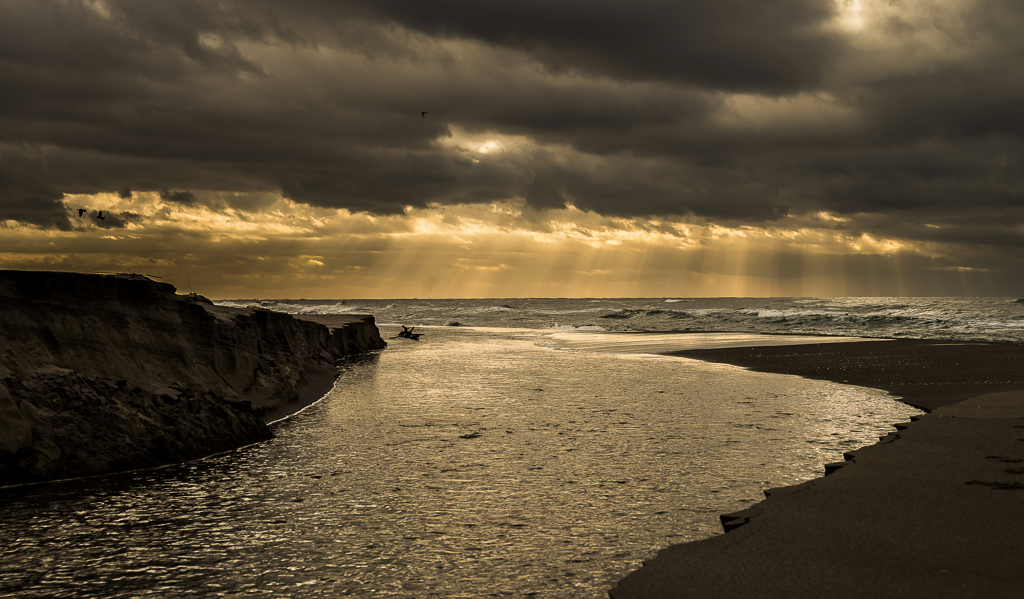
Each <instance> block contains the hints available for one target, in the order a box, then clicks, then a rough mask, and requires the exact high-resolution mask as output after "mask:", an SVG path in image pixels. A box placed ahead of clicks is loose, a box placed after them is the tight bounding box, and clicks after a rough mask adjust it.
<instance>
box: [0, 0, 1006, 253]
mask: <svg viewBox="0 0 1024 599" xmlns="http://www.w3.org/2000/svg"><path fill="white" fill-rule="evenodd" d="M839 4H842V3H839ZM863 4H864V5H865V6H866V7H868V8H870V9H872V10H874V9H878V10H879V11H883V12H882V13H879V15H880V16H877V17H872V16H871V15H870V14H868V15H867V16H866V17H864V18H865V19H867V21H866V24H865V25H864V27H863V32H861V33H857V32H853V33H850V32H846V33H844V32H843V31H842V30H841V29H840V28H838V27H837V26H836V25H835V24H834V23H832V24H830V23H829V20H830V19H832V18H833V17H834V16H836V14H837V13H836V10H837V9H836V8H835V7H836V6H837V4H836V3H833V2H828V1H824V0H821V1H819V0H813V1H812V0H778V1H775V2H763V1H754V0H728V1H723V2H705V1H703V0H702V1H696V0H694V1H687V2H680V1H676V2H652V1H645V2H629V3H626V2H611V1H607V0H600V1H595V2H588V3H579V2H551V1H547V2H540V1H539V0H521V1H517V2H504V3H492V2H470V1H468V0H446V1H442V2H433V3H419V2H409V1H401V0H377V1H373V2H370V1H366V2H364V1H360V0H348V1H332V2H327V1H324V0H294V1H289V2H284V1H275V0H253V1H248V2H242V1H241V0H219V1H212V0H168V1H164V2H152V1H151V0H106V1H103V2H100V1H95V2H94V1H88V2H87V1H84V0H82V1H78V0H0V81H2V82H3V90H2V93H0V209H2V210H3V211H4V218H5V219H6V220H15V221H20V222H25V223H31V224H33V225H36V226H41V227H48V228H59V229H67V228H69V227H70V226H71V224H70V223H69V222H68V221H67V217H66V211H64V210H63V208H62V205H61V202H60V200H61V198H62V197H63V194H73V193H97V192H109V193H117V194H118V195H119V196H120V197H121V198H123V199H128V198H130V197H132V193H133V191H134V192H147V191H148V192H158V193H159V192H161V191H162V192H164V193H163V195H162V197H163V201H165V202H167V203H169V204H174V205H186V206H197V205H204V206H207V207H211V208H215V209H216V208H220V207H223V205H224V204H223V202H229V203H230V202H231V201H234V200H231V199H230V198H229V199H224V197H228V196H220V195H216V194H214V193H213V192H232V193H237V194H239V195H237V198H238V199H237V202H238V205H239V206H241V207H242V208H243V209H248V208H245V207H246V206H248V207H250V208H252V207H259V206H263V205H266V200H265V199H258V200H254V199H253V198H262V197H263V196H262V195H260V194H267V193H271V194H272V193H274V192H281V193H283V194H284V195H286V196H287V197H289V198H290V199H293V200H296V201H299V202H305V203H309V204H312V205H316V206H321V207H329V208H348V209H351V210H365V211H370V212H374V213H383V214H393V213H398V212H401V211H402V210H403V209H404V208H405V207H406V206H414V207H422V206H426V205H428V204H430V203H433V202H437V203H441V204H445V203H467V202H480V201H491V200H504V199H510V198H524V199H525V200H526V201H527V202H529V203H531V204H533V205H535V206H539V207H552V206H554V207H557V206H561V205H564V204H565V203H571V204H573V205H574V206H576V207H578V208H580V209H583V210H592V211H595V212H599V213H601V214H607V215H617V216H626V217H628V216H645V215H693V216H695V217H703V218H710V219H714V220H716V221H723V222H726V223H732V224H742V223H745V222H751V223H755V222H765V221H771V220H772V219H778V218H780V217H781V216H784V215H786V214H804V213H811V212H813V211H819V210H823V211H829V212H833V213H836V214H839V215H843V216H845V217H847V220H846V221H841V223H845V224H836V225H835V226H837V227H844V228H848V229H849V230H850V231H851V232H861V231H864V232H869V231H882V230H885V231H887V232H888V233H891V234H893V235H896V236H905V237H907V238H909V239H920V240H922V241H929V240H938V239H940V238H941V239H943V240H944V241H947V242H948V241H957V240H959V241H964V242H970V243H976V240H977V239H979V236H978V235H976V234H974V233H973V232H974V231H978V230H982V229H984V230H986V231H989V232H991V231H1002V233H1003V234H1001V235H988V236H987V238H988V239H992V240H994V241H993V243H996V242H998V243H1001V244H1008V245H1012V240H1011V239H1010V238H1011V237H1013V233H1012V230H1011V229H1012V227H1014V226H1016V225H1018V224H1020V223H1021V222H1024V214H1022V210H1021V204H1022V202H1024V198H1022V196H1021V191H1020V190H1022V189H1024V143H1022V139H1024V117H1022V116H1021V111H1020V110H1019V106H1021V105H1022V102H1024V79H1022V78H1021V77H1019V76H1018V75H1017V74H1016V73H1017V72H1018V71H1019V66H1018V65H1019V64H1021V61H1022V60H1024V42H1022V41H1021V39H1022V38H1021V36H1020V35H1019V25H1020V23H1022V22H1024V5H1021V4H1020V3H1016V2H1009V1H1003V2H979V3H976V4H974V5H966V7H964V6H961V5H960V4H954V3H950V4H949V5H948V6H947V5H946V4H943V3H941V2H940V3H938V4H937V5H936V7H931V8H929V9H928V11H923V9H922V10H918V8H917V7H916V5H912V3H906V5H905V6H904V5H903V4H899V3H895V4H892V3H890V5H885V3H867V2H865V3H863ZM933 9H934V12H935V14H934V15H932V14H931V12H929V11H932V10H933ZM885 11H888V12H885ZM915 11H916V12H915ZM943 11H945V12H943ZM883 13H884V14H883ZM936 32H937V33H936ZM933 34H934V35H933ZM930 35H932V36H933V37H934V38H935V39H940V40H941V43H940V42H934V41H929V40H932V39H933V37H928V36H930ZM857 36H862V37H860V38H858V37H857ZM879 40H881V41H879ZM921 40H924V41H921ZM872 44H875V46H872ZM915 61H917V62H915ZM733 93H743V94H746V96H745V98H746V100H743V101H749V102H750V103H752V105H754V106H755V108H754V109H753V112H751V113H749V114H747V113H744V112H743V111H742V110H740V109H739V108H736V107H735V106H734V105H733V103H734V102H735V101H740V100H736V97H735V96H731V95H730V94H733ZM741 100H742V98H741ZM773 102H774V104H772V103H773ZM769 105H770V106H769ZM764 106H769V108H770V109H771V110H775V111H777V114H776V113H775V112H771V111H770V110H769V111H768V112H764V113H759V112H757V111H758V110H761V109H762V108H764ZM805 106H806V107H810V108H807V111H809V112H805V109H804V108H803V107H805ZM822 106H825V107H827V108H828V109H829V110H831V111H832V112H829V113H828V114H826V115H825V116H815V115H814V114H813V110H811V108H814V107H822ZM759 107H760V108H759ZM424 110H425V111H427V112H428V114H427V116H426V118H423V117H421V115H420V113H421V111H424ZM765 110H768V109H765ZM736 115H739V116H736ZM733 117H735V118H733ZM730 119H732V120H730ZM456 133H460V134H468V135H479V136H483V137H481V139H485V138H486V136H488V135H491V134H493V135H496V136H518V137H520V138H521V141H522V140H525V141H524V142H523V143H521V144H520V145H519V146H515V144H514V143H512V142H509V143H510V146H509V147H507V148H504V149H503V150H502V151H500V152H494V153H490V154H486V155H485V154H483V153H477V152H475V150H473V149H472V148H468V147H467V146H461V147H455V146H452V145H450V144H449V145H445V144H446V143H448V142H449V141H451V140H453V139H455V134H456ZM474 143H476V142H474ZM481 143H482V142H481ZM516 143H519V142H516ZM467 148H468V149H467ZM176 190H177V191H176ZM253 209H255V208H253ZM837 222H840V221H837ZM922 223H929V224H932V225H935V226H940V227H941V228H939V229H936V228H929V227H922ZM971 227H974V228H971Z"/></svg>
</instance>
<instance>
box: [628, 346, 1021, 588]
mask: <svg viewBox="0 0 1024 599" xmlns="http://www.w3.org/2000/svg"><path fill="white" fill-rule="evenodd" d="M666 354H667V355H672V356H678V357H686V358H692V359H699V360H703V361H709V362H719V363H727V364H733V365H736V366H741V367H745V368H748V369H751V370H756V371H761V372H772V373H778V374H793V375H798V376H802V377H805V378H812V379H821V380H829V381H834V382H838V383H844V384H850V385H857V386H863V387H872V388H876V389H882V390H885V391H887V392H888V393H889V394H890V395H892V396H893V398H894V399H897V400H899V401H903V402H904V403H907V404H910V405H913V406H915V407H918V408H921V409H924V410H925V411H927V412H929V413H927V414H925V415H923V416H920V417H916V418H914V419H912V422H911V423H910V424H909V425H898V426H897V427H896V428H897V429H898V430H897V432H895V433H892V434H890V435H888V436H886V437H883V438H882V439H881V440H880V441H879V443H876V444H874V445H871V446H867V447H864V448H861V449H858V450H856V451H853V452H849V453H847V454H846V455H845V456H844V457H845V458H846V459H847V461H846V462H841V463H837V464H829V465H826V468H825V476H824V477H822V478H817V479H814V480H811V481H808V482H805V483H802V484H800V485H796V486H793V487H785V488H781V489H767V490H765V495H766V499H765V500H763V501H761V502H760V503H758V504H756V505H754V506H752V507H750V508H748V509H745V510H742V511H740V512H736V513H733V514H723V515H722V516H721V520H722V523H723V528H724V529H725V530H726V531H727V532H726V534H722V535H718V536H715V537H711V538H708V539H704V540H701V541H696V542H692V543H685V544H681V545H674V546H670V547H667V548H665V549H663V550H661V551H660V552H659V554H658V556H657V557H655V558H654V559H652V560H649V561H647V562H645V564H644V567H642V568H641V569H639V570H636V571H634V572H633V573H631V574H629V575H627V576H626V577H625V578H623V579H622V580H620V581H619V583H618V584H617V586H615V587H614V588H612V589H611V590H610V591H609V595H610V596H611V597H613V598H614V599H640V598H671V597H707V596H716V597H749V596H779V597H826V596H828V597H850V598H854V597H863V596H877V597H895V596H900V597H907V596H909V597H943V596H955V597H963V596H990V597H1011V596H1013V597H1015V596H1018V595H1019V592H1020V589H1021V588H1024V573H1022V572H1021V570H1020V568H1019V565H1017V561H1018V558H1019V555H1021V553H1022V552H1024V518H1020V517H1019V515H1018V514H1019V507H1020V501H1021V500H1022V499H1024V345H1019V344H1012V343H994V342H963V341H940V340H907V339H898V340H886V341H864V342H855V343H834V344H830V343H822V344H813V345H799V346H765V347H752V348H728V349H712V350H684V351H673V352H666Z"/></svg>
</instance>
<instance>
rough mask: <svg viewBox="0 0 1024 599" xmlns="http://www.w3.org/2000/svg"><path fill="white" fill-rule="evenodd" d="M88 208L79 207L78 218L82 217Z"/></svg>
mask: <svg viewBox="0 0 1024 599" xmlns="http://www.w3.org/2000/svg"><path fill="white" fill-rule="evenodd" d="M86 210H88V208H79V209H78V218H82V215H83V214H85V211H86Z"/></svg>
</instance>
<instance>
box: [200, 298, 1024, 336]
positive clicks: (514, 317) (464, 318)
mask: <svg viewBox="0 0 1024 599" xmlns="http://www.w3.org/2000/svg"><path fill="white" fill-rule="evenodd" d="M218 303H220V304H223V305H229V306H249V305H259V306H262V307H264V308H268V309H271V310H277V311H280V312H287V313H289V314H302V313H312V314H345V313H364V314H373V315H374V316H376V318H377V322H378V323H379V324H383V325H398V324H404V325H420V326H456V325H462V326H471V327H493V328H523V329H558V330H578V331H633V332H637V331H662V332H667V331H687V332H744V333H765V334H804V335H831V336H844V335H845V336H860V337H875V338H909V339H956V340H961V341H963V340H978V341H1011V342H1016V343H1021V342H1024V299H1017V298H1009V297H1006V298H931V297H926V298H905V297H901V298H859V297H839V298H768V299H765V298H661V299H651V298H649V299H631V298H627V299H475V300H417V299H411V300H410V299H405V300H269V301H267V300H233V301H224V302H218Z"/></svg>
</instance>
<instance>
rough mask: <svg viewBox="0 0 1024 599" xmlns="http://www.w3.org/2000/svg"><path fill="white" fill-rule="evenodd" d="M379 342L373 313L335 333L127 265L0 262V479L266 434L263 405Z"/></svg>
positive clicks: (166, 459)
mask: <svg viewBox="0 0 1024 599" xmlns="http://www.w3.org/2000/svg"><path fill="white" fill-rule="evenodd" d="M385 346H386V344H385V343H384V341H383V340H382V339H381V338H380V334H379V332H378V330H377V327H376V325H375V324H374V321H373V317H372V316H365V317H357V318H353V319H351V322H348V323H346V324H345V325H344V326H341V327H337V328H333V329H332V328H328V327H326V326H324V325H321V324H317V323H314V322H309V321H305V320H298V319H296V318H293V317H292V316H290V315H287V314H281V313H277V312H270V311H267V310H262V309H258V308H257V309H238V308H226V307H221V306H214V305H210V304H207V303H204V302H201V301H196V299H194V298H190V297H188V296H181V295H176V294H175V288H174V287H173V286H172V285H169V284H166V283H158V282H155V281H153V280H150V279H148V278H145V277H142V276H138V275H86V274H76V273H41V272H25V271H0V485H3V484H11V483H16V482H28V481H35V480H47V479H53V478H65V477H71V476H83V475H87V474H98V473H103V472H111V471H117V470H124V469H131V468H140V467H148V466H155V465H159V464H165V463H172V462H175V461H181V460H187V459H192V458H196V457H201V456H203V455H209V454H211V453H216V452H218V451H224V450H227V449H231V448H234V447H239V446H242V445H246V444H248V443H253V442H256V441H260V440H263V439H267V438H269V437H270V432H269V430H268V429H267V427H266V425H265V424H264V422H263V419H262V418H261V415H263V414H267V413H274V412H276V413H279V412H280V411H281V409H282V406H285V405H287V404H289V403H291V402H294V401H296V400H297V399H299V397H300V394H302V393H307V394H308V393H314V394H315V393H319V394H323V393H324V392H326V391H327V390H328V389H329V384H330V382H331V381H332V380H333V376H332V375H333V373H334V372H335V363H336V361H337V360H338V359H340V358H343V357H344V356H347V355H353V354H357V353H363V352H367V351H371V350H375V349H381V348H383V347H385ZM325 385H326V386H325Z"/></svg>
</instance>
